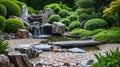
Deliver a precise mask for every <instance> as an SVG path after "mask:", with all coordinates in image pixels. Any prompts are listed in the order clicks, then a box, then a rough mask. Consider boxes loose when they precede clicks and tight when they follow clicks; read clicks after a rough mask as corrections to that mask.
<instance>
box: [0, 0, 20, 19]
mask: <svg viewBox="0 0 120 67" xmlns="http://www.w3.org/2000/svg"><path fill="white" fill-rule="evenodd" d="M0 4H2V5H4V6H5V7H6V9H7V17H9V16H10V15H15V16H19V15H20V7H19V6H18V5H17V4H16V3H15V2H13V1H8V0H2V1H0Z"/></svg>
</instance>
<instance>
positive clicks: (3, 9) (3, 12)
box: [0, 4, 7, 17]
mask: <svg viewBox="0 0 120 67" xmlns="http://www.w3.org/2000/svg"><path fill="white" fill-rule="evenodd" d="M6 13H7V10H6V7H5V6H4V5H2V4H0V15H2V16H4V17H5V16H6Z"/></svg>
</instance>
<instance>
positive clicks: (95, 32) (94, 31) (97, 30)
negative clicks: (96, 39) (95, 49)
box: [92, 29, 105, 35]
mask: <svg viewBox="0 0 120 67" xmlns="http://www.w3.org/2000/svg"><path fill="white" fill-rule="evenodd" d="M102 31H105V29H95V30H93V31H92V32H93V35H95V34H98V33H100V32H102Z"/></svg>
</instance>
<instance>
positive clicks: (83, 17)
mask: <svg viewBox="0 0 120 67" xmlns="http://www.w3.org/2000/svg"><path fill="white" fill-rule="evenodd" d="M78 18H79V21H84V20H85V21H86V20H88V19H90V18H91V16H90V15H88V14H87V13H82V14H80V15H79V17H78Z"/></svg>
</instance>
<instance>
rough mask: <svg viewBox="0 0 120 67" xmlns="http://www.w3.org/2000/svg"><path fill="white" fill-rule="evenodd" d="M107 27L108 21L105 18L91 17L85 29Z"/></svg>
mask: <svg viewBox="0 0 120 67" xmlns="http://www.w3.org/2000/svg"><path fill="white" fill-rule="evenodd" d="M106 27H107V22H106V21H105V20H103V19H99V18H98V19H90V20H88V21H87V22H86V23H85V25H84V29H86V30H94V29H99V28H102V29H105V28H106Z"/></svg>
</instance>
